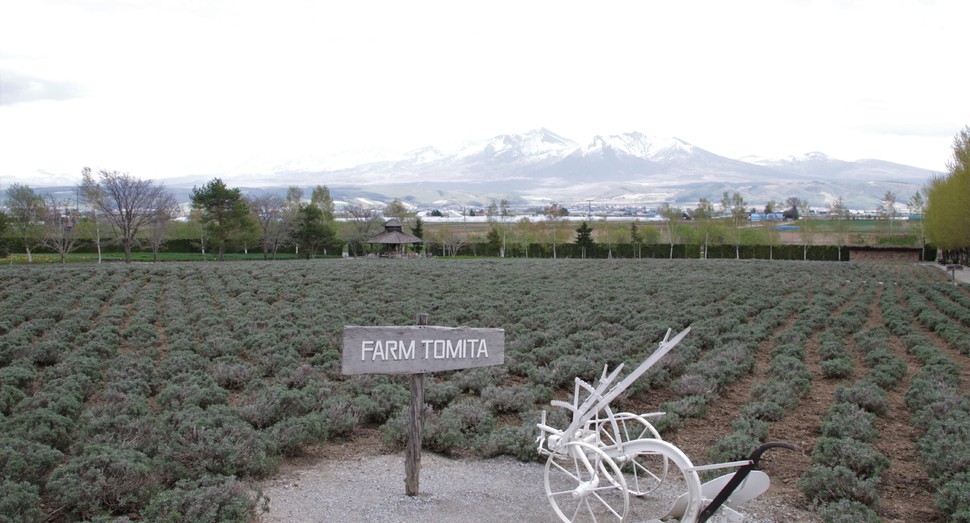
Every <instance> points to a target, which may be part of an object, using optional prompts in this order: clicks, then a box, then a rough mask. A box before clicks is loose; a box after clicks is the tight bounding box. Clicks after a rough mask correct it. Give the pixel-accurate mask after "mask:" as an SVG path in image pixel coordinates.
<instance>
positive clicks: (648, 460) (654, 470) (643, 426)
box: [598, 412, 669, 496]
mask: <svg viewBox="0 0 970 523" xmlns="http://www.w3.org/2000/svg"><path fill="white" fill-rule="evenodd" d="M613 420H614V421H615V423H614V422H611V421H610V420H608V419H605V420H598V423H599V431H600V434H599V437H600V441H601V442H602V444H603V445H605V446H609V447H612V448H615V449H616V451H615V452H613V451H610V452H609V454H610V455H611V456H614V458H613V459H614V461H616V462H617V464H618V465H619V467H620V471H621V472H622V473H623V475H624V477H625V479H626V488H627V491H629V492H630V494H632V495H634V496H644V495H646V494H649V493H651V492H653V491H654V490H656V489H657V487H659V486H660V485H661V483H663V481H664V478H666V477H667V470H668V467H669V462H668V459H667V456H666V455H664V454H663V453H659V452H653V451H649V452H629V450H628V449H627V448H626V447H627V446H628V445H627V444H628V443H630V442H633V441H638V440H643V439H658V440H659V439H661V437H660V433H658V432H657V429H655V428H654V427H653V425H651V424H650V423H649V422H648V421H647V420H646V419H644V418H643V417H642V416H639V415H637V414H633V413H630V412H621V413H619V414H615V415H613Z"/></svg>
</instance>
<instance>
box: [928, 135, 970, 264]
mask: <svg viewBox="0 0 970 523" xmlns="http://www.w3.org/2000/svg"><path fill="white" fill-rule="evenodd" d="M924 192H925V194H926V200H927V204H926V219H925V224H926V225H925V227H926V236H927V237H928V238H929V239H930V241H932V242H933V243H935V244H936V245H938V246H939V247H940V248H941V249H943V250H944V259H945V260H946V261H949V262H953V263H962V264H964V265H967V264H970V126H968V127H964V128H963V130H961V131H960V132H959V133H958V134H957V136H956V138H955V139H954V141H953V158H952V160H950V162H948V163H947V173H946V174H944V175H942V176H938V177H935V178H933V179H932V180H930V182H929V183H928V184H927V186H926V187H925V188H924Z"/></svg>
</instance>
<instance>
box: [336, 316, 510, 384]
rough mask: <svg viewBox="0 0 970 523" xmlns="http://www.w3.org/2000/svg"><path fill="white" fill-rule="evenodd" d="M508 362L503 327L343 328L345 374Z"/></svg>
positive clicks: (409, 371)
mask: <svg viewBox="0 0 970 523" xmlns="http://www.w3.org/2000/svg"><path fill="white" fill-rule="evenodd" d="M504 362H505V330H504V329H481V328H469V327H437V326H428V325H412V326H401V327H355V326H345V327H344V344H343V366H342V369H341V372H342V373H343V374H422V373H427V372H439V371H447V370H458V369H470V368H474V367H488V366H491V365H501V364H503V363H504Z"/></svg>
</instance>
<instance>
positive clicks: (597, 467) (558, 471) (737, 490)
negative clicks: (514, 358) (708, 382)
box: [537, 327, 794, 523]
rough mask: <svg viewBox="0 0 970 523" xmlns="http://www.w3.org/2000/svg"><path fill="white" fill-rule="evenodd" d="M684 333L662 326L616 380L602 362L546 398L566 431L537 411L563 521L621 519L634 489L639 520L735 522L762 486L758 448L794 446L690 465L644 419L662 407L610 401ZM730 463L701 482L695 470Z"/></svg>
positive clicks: (549, 480) (549, 489)
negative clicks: (567, 396)
mask: <svg viewBox="0 0 970 523" xmlns="http://www.w3.org/2000/svg"><path fill="white" fill-rule="evenodd" d="M689 332H690V327H688V328H686V329H684V330H683V331H682V332H681V333H679V334H677V335H676V336H675V337H674V338H673V339H670V334H671V331H670V330H668V331H667V335H666V336H665V337H664V340H663V342H661V343H660V347H659V348H658V349H657V350H656V351H655V352H654V353H653V354H651V355H650V356H649V357H648V358H647V359H646V360H645V361H644V362H643V363H641V364H640V366H639V367H637V368H636V369H635V370H634V371H633V372H631V373H630V374H629V375H628V376H627V377H626V378H624V379H623V380H621V381H619V382H616V383H614V382H615V381H616V378H617V376H618V375H619V373H620V371H621V370H623V365H622V364H621V365H620V366H619V367H617V368H616V369H614V370H613V372H611V373H607V369H606V368H604V369H603V374H602V375H601V376H600V378H599V380H598V381H597V383H596V385H595V386H594V385H590V384H589V383H586V382H585V381H583V380H581V379H579V378H576V388H575V392H574V397H573V401H572V403H568V402H565V401H558V400H553V401H552V402H551V404H552V406H554V407H562V408H565V409H567V410H569V411H570V412H571V413H572V423H570V424H569V426H568V427H566V429H565V430H559V429H556V428H554V427H550V426H548V425H546V413H545V411H543V413H542V421H541V422H540V423H539V424H538V427H539V429H540V430H541V431H542V434H541V435H540V436H539V439H538V441H537V443H538V451H539V453H540V454H542V455H544V456H548V459H547V460H546V468H545V490H546V497H548V499H549V502H550V504H552V508H553V510H554V511H555V512H556V514H557V515H558V516H559V518H560V519H561V520H562V521H565V522H567V523H574V522H584V521H590V522H594V523H595V522H599V521H627V520H628V516H629V515H630V496H631V495H633V496H637V497H638V498H639V499H640V500H643V501H642V506H638V507H637V512H638V520H643V519H645V520H646V521H648V522H650V521H657V522H659V521H681V522H689V523H704V522H706V521H713V522H722V523H740V522H742V521H744V516H743V515H742V514H741V513H739V512H737V511H736V510H735V508H736V507H738V506H740V505H742V504H744V503H745V502H747V501H750V500H751V499H754V498H755V497H757V496H759V495H761V494H762V493H763V492H764V491H766V490H767V489H768V485H769V481H768V476H767V474H765V473H764V472H761V471H757V470H754V468H755V467H756V466H757V464H758V460H759V459H760V458H761V454H762V453H763V452H764V451H765V450H767V449H769V448H773V447H785V448H792V449H793V448H794V447H793V446H791V445H789V444H787V443H766V444H764V445H762V446H761V447H759V448H758V449H756V450H755V451H754V452H753V453H752V455H751V457H750V458H749V459H747V460H744V461H734V462H729V463H717V464H712V465H700V466H695V465H694V464H693V463H692V462H691V460H690V458H688V457H687V455H686V454H684V453H683V452H682V451H681V450H680V449H679V448H677V447H676V446H674V445H672V444H671V443H669V442H666V441H663V440H662V439H661V438H660V434H659V433H658V432H657V430H656V429H655V428H654V427H653V425H651V424H650V422H649V421H647V420H648V419H650V418H652V417H655V416H662V415H663V413H662V412H658V413H652V414H642V415H639V414H633V413H628V412H621V413H614V412H613V410H612V409H611V408H610V402H611V401H613V400H614V399H616V398H617V397H618V396H619V395H620V394H622V393H623V391H625V390H626V389H627V388H628V387H629V386H630V385H631V384H633V382H635V381H636V380H637V379H638V378H639V377H640V376H642V375H643V373H644V372H646V371H647V370H648V369H649V368H650V367H652V366H653V365H654V364H656V363H657V362H658V361H659V360H660V359H661V358H662V357H664V355H666V354H667V353H668V352H670V350H671V349H673V348H674V347H675V346H676V345H677V344H678V343H680V341H681V340H682V339H683V338H684V337H685V336H686V335H687V334H688V333H689ZM728 468H735V469H737V470H736V471H735V472H733V473H730V474H727V475H724V476H721V477H719V478H716V479H714V480H712V481H710V482H707V483H705V484H701V480H700V474H699V473H700V472H703V471H707V470H716V469H728ZM639 504H640V501H638V505H639ZM643 512H650V513H651V515H650V516H646V515H645V514H642V513H643Z"/></svg>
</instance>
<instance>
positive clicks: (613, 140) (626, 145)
mask: <svg viewBox="0 0 970 523" xmlns="http://www.w3.org/2000/svg"><path fill="white" fill-rule="evenodd" d="M606 148H612V149H615V150H618V151H621V152H624V153H626V154H629V155H631V156H636V157H639V158H645V159H647V160H660V159H669V158H672V157H676V156H680V155H684V154H691V153H692V152H693V151H694V146H693V145H691V144H689V143H687V142H685V141H683V140H680V139H679V138H660V137H654V136H647V135H645V134H642V133H639V132H632V133H624V134H619V135H616V134H613V135H610V136H606V137H603V136H596V137H594V138H593V140H592V141H591V142H590V143H589V144H588V145H586V146H585V147H583V154H587V155H589V154H602V151H603V150H604V149H606Z"/></svg>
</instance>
